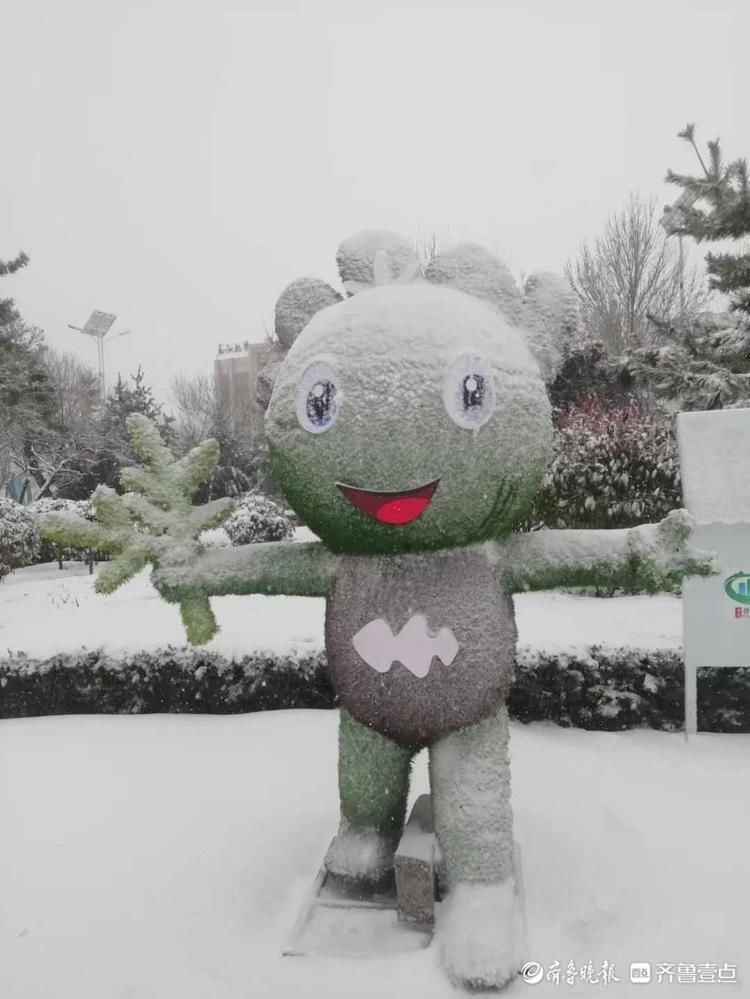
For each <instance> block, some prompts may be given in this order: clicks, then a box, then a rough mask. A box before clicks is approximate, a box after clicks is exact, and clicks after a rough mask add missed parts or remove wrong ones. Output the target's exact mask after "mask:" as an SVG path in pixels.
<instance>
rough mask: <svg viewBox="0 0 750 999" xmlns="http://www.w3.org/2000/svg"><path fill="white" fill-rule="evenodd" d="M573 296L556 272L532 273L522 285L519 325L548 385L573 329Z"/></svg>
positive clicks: (557, 370)
mask: <svg viewBox="0 0 750 999" xmlns="http://www.w3.org/2000/svg"><path fill="white" fill-rule="evenodd" d="M577 318H578V309H577V303H576V297H575V294H574V293H573V289H572V288H571V287H570V285H569V284H568V282H567V281H566V280H565V278H564V277H561V276H560V275H559V274H546V273H538V274H532V275H531V277H530V278H528V280H527V281H526V284H525V286H524V296H523V306H522V314H521V322H520V324H519V325H520V326H521V328H522V332H523V334H524V337H525V339H526V343H527V345H528V346H529V349H530V350H531V352H532V354H533V355H534V357H535V358H536V359H537V361H538V363H539V369H540V371H541V373H542V378H544V380H545V382H547V384H548V385H549V384H551V383H552V382H553V381H554V380H555V378H556V377H557V373H558V372H559V370H560V368H561V367H562V364H563V361H564V359H565V356H566V355H567V352H568V349H569V347H570V343H571V340H572V338H573V334H574V332H575V328H576V322H577Z"/></svg>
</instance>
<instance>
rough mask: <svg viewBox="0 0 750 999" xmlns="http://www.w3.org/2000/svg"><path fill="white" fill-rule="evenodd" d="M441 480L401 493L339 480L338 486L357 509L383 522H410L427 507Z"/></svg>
mask: <svg viewBox="0 0 750 999" xmlns="http://www.w3.org/2000/svg"><path fill="white" fill-rule="evenodd" d="M439 481H440V479H435V480H434V481H432V482H428V483H427V485H426V486H419V487H418V488H417V489H407V490H406V492H400V493H398V492H396V493H394V492H386V493H381V492H374V491H373V490H371V489H357V488H356V486H347V485H345V484H344V483H343V482H337V483H336V488H337V489H340V490H341V492H342V493H343V494H344V496H346V498H347V499H348V500H349V502H350V503H353V504H354V506H356V507H357V509H359V510H362V512H363V513H367V514H369V515H370V516H371V517H374V518H375V520H379V521H380V522H381V523H382V524H408V523H409V521H412V520H416V518H417V517H418V516H419V515H420V514H421V513H423V512H424V511H425V510H426V509H427V506H428V504H429V502H430V500H431V499H432V497H433V495H434V493H435V490H436V489H437V484H438V482H439Z"/></svg>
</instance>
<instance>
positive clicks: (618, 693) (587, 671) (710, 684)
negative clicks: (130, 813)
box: [0, 646, 750, 732]
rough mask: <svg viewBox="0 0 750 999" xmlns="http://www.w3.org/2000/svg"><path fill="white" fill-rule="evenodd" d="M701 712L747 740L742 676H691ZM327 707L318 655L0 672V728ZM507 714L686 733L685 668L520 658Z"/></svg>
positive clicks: (602, 653) (749, 678) (706, 724)
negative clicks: (6, 721)
mask: <svg viewBox="0 0 750 999" xmlns="http://www.w3.org/2000/svg"><path fill="white" fill-rule="evenodd" d="M698 703H699V717H698V724H699V728H700V729H702V730H705V731H713V732H730V731H734V732H750V668H741V669H720V670H717V669H704V670H700V671H699V673H698ZM335 706H336V697H335V694H334V692H333V689H332V688H331V685H330V683H329V680H328V675H327V673H326V669H325V656H324V654H323V653H322V652H320V653H315V654H311V655H308V656H305V657H302V658H296V657H293V656H278V657H276V656H273V655H272V654H268V655H263V654H259V655H251V656H245V657H244V658H242V659H237V660H227V659H225V658H223V657H222V656H221V655H219V654H216V653H211V652H206V651H204V650H200V649H192V650H185V649H176V648H167V649H164V650H160V651H158V652H153V653H150V652H142V653H138V654H136V655H133V656H131V657H129V658H125V659H113V658H111V657H109V656H107V655H105V654H104V653H102V652H101V651H95V650H94V651H81V652H77V653H73V654H70V655H56V656H53V657H52V658H50V659H46V660H36V659H30V658H27V657H25V656H14V657H12V658H8V659H5V660H0V718H21V717H32V716H37V715H54V714H141V713H143V714H146V713H155V712H168V713H200V714H236V713H243V712H252V711H269V710H274V709H280V708H333V707H335ZM509 707H510V712H511V715H512V716H513V717H515V718H517V719H519V720H520V721H523V722H530V721H543V720H549V721H553V722H556V723H557V724H558V725H561V726H575V727H578V728H584V729H592V730H594V729H596V730H602V731H619V730H623V729H628V728H639V727H649V728H656V729H663V730H667V731H676V730H678V729H680V728H682V724H683V711H684V701H683V665H682V657H681V655H680V653H679V652H673V651H665V650H660V651H654V652H644V651H635V650H632V649H617V650H614V649H609V648H608V649H603V648H599V647H596V646H594V647H592V648H590V649H588V650H586V651H583V652H580V653H576V654H574V655H569V654H557V655H555V654H551V653H547V652H539V651H536V650H533V651H532V650H524V649H522V650H520V651H519V654H518V657H517V662H516V676H515V681H514V685H513V689H512V692H511V696H510V701H509Z"/></svg>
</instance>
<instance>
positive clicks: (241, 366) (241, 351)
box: [214, 340, 274, 437]
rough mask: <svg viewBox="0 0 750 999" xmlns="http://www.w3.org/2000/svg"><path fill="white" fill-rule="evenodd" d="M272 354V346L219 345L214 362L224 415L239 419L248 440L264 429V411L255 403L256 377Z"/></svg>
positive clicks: (215, 376)
mask: <svg viewBox="0 0 750 999" xmlns="http://www.w3.org/2000/svg"><path fill="white" fill-rule="evenodd" d="M273 354H274V347H273V344H271V343H268V342H267V341H263V342H261V343H249V342H248V341H247V340H245V341H244V342H243V343H234V344H232V343H229V344H219V349H218V352H217V355H216V358H215V359H214V378H215V380H216V394H217V396H218V398H219V402H220V403H221V405H222V407H223V408H224V410H225V412H227V413H229V414H231V418H232V419H233V420H235V421H237V420H242V422H243V425H244V426H245V428H246V429H247V430H248V432H249V434H250V436H251V437H255V436H257V435H258V434H259V433H260V431H261V430H262V427H263V415H264V414H263V409H262V407H261V406H259V405H258V403H257V402H256V400H255V386H256V382H257V380H258V374H259V373H260V371H261V370H262V369H263V368H264V367H265V366H266V364H268V362H269V361H270V360H271V358H272V357H273Z"/></svg>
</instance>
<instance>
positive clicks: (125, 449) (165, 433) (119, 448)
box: [60, 365, 174, 499]
mask: <svg viewBox="0 0 750 999" xmlns="http://www.w3.org/2000/svg"><path fill="white" fill-rule="evenodd" d="M133 415H139V416H143V417H145V418H146V419H147V420H150V421H151V422H152V423H154V425H155V426H156V427H157V428H158V431H159V433H160V434H161V436H162V437H163V438H164V440H165V441H167V442H168V443H170V444H171V443H172V441H173V436H174V433H173V430H172V418H171V417H170V416H167V415H165V414H164V412H163V410H162V407H161V404H160V403H158V402H157V401H156V399H155V398H154V394H153V391H152V389H151V387H150V386H149V385H147V384H146V382H145V376H144V373H143V369H142V367H141V366H140V365H139V366H138V370H137V371H136V373H135V374H134V375H131V376H130V379H129V381H124V380H123V378H122V377H121V376H119V375H118V377H117V381H116V382H115V385H114V387H113V389H112V392H111V394H110V395H109V396H108V398H107V400H106V402H105V403H104V405H103V406H102V407H101V410H100V413H99V416H98V418H97V420H96V424H95V427H94V430H95V442H94V445H93V446H92V447H91V448H90V449H89V450H88V451H87V452H86V453H85V454H82V455H81V456H80V458H79V459H78V460H77V461H76V463H75V465H74V470H75V472H76V473H77V475H76V477H75V479H72V478H71V481H70V483H69V484H67V485H66V486H65V488H64V489H63V490H62V491H61V493H60V495H64V496H65V497H66V498H68V499H86V498H88V497H89V496H90V495H91V494H92V492H93V491H94V490H95V489H96V488H97V486H99V485H106V486H108V487H110V488H112V489H117V488H119V482H120V473H121V470H122V469H123V468H124V467H125V466H126V465H129V464H132V462H133V461H134V459H135V455H134V453H133V450H132V448H131V446H130V441H129V436H128V431H127V425H128V418H129V417H130V416H133Z"/></svg>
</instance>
